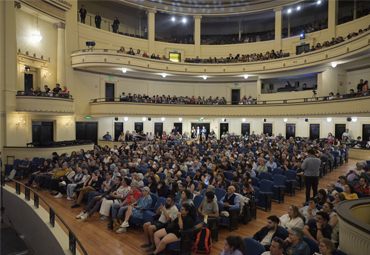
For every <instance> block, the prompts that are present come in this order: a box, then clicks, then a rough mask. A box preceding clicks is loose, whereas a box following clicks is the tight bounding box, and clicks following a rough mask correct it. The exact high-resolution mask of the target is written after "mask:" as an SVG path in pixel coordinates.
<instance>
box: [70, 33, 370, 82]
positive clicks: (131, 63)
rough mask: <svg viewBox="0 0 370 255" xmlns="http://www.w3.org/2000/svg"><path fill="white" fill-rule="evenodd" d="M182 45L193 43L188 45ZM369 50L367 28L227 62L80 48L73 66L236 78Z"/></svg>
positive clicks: (349, 57)
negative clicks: (321, 44) (299, 49)
mask: <svg viewBox="0 0 370 255" xmlns="http://www.w3.org/2000/svg"><path fill="white" fill-rule="evenodd" d="M263 43H264V42H262V43H261V44H263ZM266 43H269V42H266ZM185 46H186V47H192V46H189V45H185ZM202 47H205V46H202ZM208 47H212V46H208ZM227 47H228V46H227ZM369 53H370V31H367V32H366V33H364V34H361V35H359V36H357V37H354V38H352V39H349V40H346V41H344V42H342V43H339V44H337V45H334V46H331V47H328V48H324V49H321V50H317V51H313V52H308V53H305V54H300V55H294V56H290V57H286V58H280V59H273V60H265V61H258V62H243V63H226V64H206V63H182V62H180V63H179V62H171V61H163V60H156V59H148V58H143V57H139V56H132V55H128V54H120V53H117V50H109V49H101V50H97V49H94V50H93V51H87V50H81V51H76V52H73V53H72V67H73V68H76V69H80V70H86V71H93V72H100V73H106V74H109V75H122V72H121V71H122V68H127V70H128V71H131V70H135V71H136V76H137V77H142V74H141V73H140V72H145V73H146V77H148V78H150V76H148V75H150V74H156V75H159V74H162V73H167V74H173V75H175V76H176V75H181V76H188V77H191V76H204V75H207V78H212V77H216V78H217V79H218V78H221V77H233V78H234V79H236V80H237V78H238V77H239V79H242V77H244V75H245V74H249V75H253V74H254V75H259V74H263V73H277V72H282V71H290V70H297V69H302V68H308V67H312V66H318V65H325V64H329V63H330V62H333V61H337V62H338V64H341V63H346V62H350V61H351V60H353V59H357V58H363V57H366V56H367V55H368V54H369ZM215 55H216V54H215ZM125 76H127V77H130V76H131V77H135V73H132V72H128V73H127V74H125ZM157 77H158V76H157Z"/></svg>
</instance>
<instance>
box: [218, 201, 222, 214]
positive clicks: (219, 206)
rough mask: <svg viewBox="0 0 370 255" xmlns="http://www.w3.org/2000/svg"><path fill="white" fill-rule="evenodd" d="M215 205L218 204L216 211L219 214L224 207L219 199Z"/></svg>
mask: <svg viewBox="0 0 370 255" xmlns="http://www.w3.org/2000/svg"><path fill="white" fill-rule="evenodd" d="M217 205H218V213H219V214H221V212H222V210H223V209H224V205H223V204H222V203H221V202H220V201H217Z"/></svg>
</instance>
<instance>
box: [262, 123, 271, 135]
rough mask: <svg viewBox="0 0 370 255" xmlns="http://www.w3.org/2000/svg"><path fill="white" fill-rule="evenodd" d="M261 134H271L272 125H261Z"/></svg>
mask: <svg viewBox="0 0 370 255" xmlns="http://www.w3.org/2000/svg"><path fill="white" fill-rule="evenodd" d="M263 133H264V134H267V133H268V134H269V135H271V134H272V123H263Z"/></svg>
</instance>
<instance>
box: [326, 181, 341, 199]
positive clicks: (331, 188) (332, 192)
mask: <svg viewBox="0 0 370 255" xmlns="http://www.w3.org/2000/svg"><path fill="white" fill-rule="evenodd" d="M325 191H326V193H327V194H328V195H331V196H335V194H337V193H338V191H336V190H335V184H334V182H329V183H328V184H327V185H326V189H325Z"/></svg>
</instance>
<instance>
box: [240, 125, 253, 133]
mask: <svg viewBox="0 0 370 255" xmlns="http://www.w3.org/2000/svg"><path fill="white" fill-rule="evenodd" d="M250 130H251V124H249V123H242V133H241V135H242V136H243V135H245V133H247V132H248V134H251V132H250Z"/></svg>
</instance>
